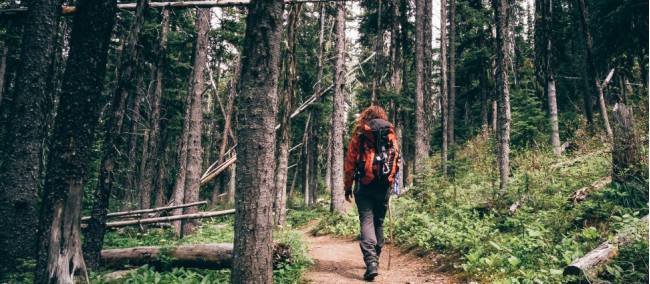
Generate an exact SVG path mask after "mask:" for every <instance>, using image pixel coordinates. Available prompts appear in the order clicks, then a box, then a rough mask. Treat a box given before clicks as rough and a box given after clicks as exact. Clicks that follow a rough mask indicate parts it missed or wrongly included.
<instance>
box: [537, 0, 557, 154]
mask: <svg viewBox="0 0 650 284" xmlns="http://www.w3.org/2000/svg"><path fill="white" fill-rule="evenodd" d="M542 2H543V4H542V5H540V6H542V9H541V14H542V15H541V16H542V21H543V26H542V30H541V31H539V32H542V33H543V35H542V36H540V37H538V38H543V39H545V40H544V42H543V43H544V44H545V52H544V64H543V65H544V67H545V68H544V69H545V70H544V71H545V73H546V93H547V96H548V111H549V115H550V120H551V145H553V153H554V154H555V155H556V156H560V155H562V145H561V142H560V127H559V125H558V113H557V95H556V89H555V73H554V72H553V61H552V58H553V40H552V39H553V35H552V24H553V0H546V1H542Z"/></svg>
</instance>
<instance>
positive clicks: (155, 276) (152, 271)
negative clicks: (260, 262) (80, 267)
mask: <svg viewBox="0 0 650 284" xmlns="http://www.w3.org/2000/svg"><path fill="white" fill-rule="evenodd" d="M315 214H317V213H316V211H314V210H305V211H290V212H289V213H288V224H289V225H290V227H300V226H302V225H304V224H306V223H307V222H308V220H311V219H313V218H314V216H315ZM233 239H234V231H233V218H232V217H221V218H214V219H212V220H210V221H205V222H203V224H202V225H201V226H200V227H198V228H197V230H196V231H195V232H194V233H193V234H191V235H189V236H186V237H184V238H182V239H178V240H177V239H175V238H174V236H173V232H172V231H171V230H170V229H153V230H148V231H146V232H141V231H140V230H138V229H133V228H129V229H125V230H120V231H117V232H116V231H112V232H108V233H107V235H106V238H105V244H104V247H105V248H122V247H135V246H148V245H157V246H168V247H172V246H175V245H181V244H200V243H225V242H233ZM273 239H274V241H275V242H277V243H282V244H285V245H287V246H288V247H289V248H290V251H291V259H290V260H289V261H285V262H282V263H278V264H277V265H276V267H275V269H274V270H273V279H274V282H275V283H300V279H301V276H302V274H303V273H304V271H306V269H307V268H309V266H310V265H311V264H312V260H311V259H310V258H309V256H308V252H307V247H306V245H305V244H304V242H303V240H302V233H300V232H298V231H296V230H292V229H285V230H278V231H275V232H274V233H273ZM110 272H112V271H100V272H96V273H93V274H92V277H91V278H92V279H91V283H98V284H104V283H128V284H140V283H142V284H145V283H201V284H203V283H229V282H230V270H229V269H220V270H212V269H194V268H172V269H171V270H166V271H165V270H159V269H156V268H154V267H150V266H142V267H140V268H137V269H136V270H134V271H132V272H130V273H128V274H127V275H126V276H125V277H122V278H120V279H117V280H107V279H106V277H105V276H106V275H107V274H108V273H110Z"/></svg>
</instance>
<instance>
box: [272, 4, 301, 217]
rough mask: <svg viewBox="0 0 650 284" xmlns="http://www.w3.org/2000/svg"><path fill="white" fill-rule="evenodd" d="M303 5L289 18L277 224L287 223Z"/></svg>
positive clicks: (290, 13) (277, 192) (276, 174)
mask: <svg viewBox="0 0 650 284" xmlns="http://www.w3.org/2000/svg"><path fill="white" fill-rule="evenodd" d="M301 7H302V6H301V5H294V6H292V7H291V10H290V11H289V16H288V19H287V53H286V57H285V67H286V75H285V81H284V90H283V92H282V100H281V103H282V109H281V110H280V130H279V131H280V132H279V139H278V143H279V144H278V146H277V152H276V153H277V165H276V169H275V171H276V173H275V216H276V220H275V224H276V225H278V226H280V227H282V226H284V225H285V215H286V212H285V211H286V194H287V172H288V169H287V166H288V163H289V143H291V123H290V120H289V115H290V113H291V108H292V101H293V97H294V84H295V81H296V55H295V52H296V32H295V31H296V26H297V25H298V19H299V18H300V10H301Z"/></svg>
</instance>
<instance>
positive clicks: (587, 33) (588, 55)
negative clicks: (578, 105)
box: [578, 0, 613, 141]
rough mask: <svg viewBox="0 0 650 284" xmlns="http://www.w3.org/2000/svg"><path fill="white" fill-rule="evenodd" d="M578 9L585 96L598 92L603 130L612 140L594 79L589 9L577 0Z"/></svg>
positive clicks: (604, 106)
mask: <svg viewBox="0 0 650 284" xmlns="http://www.w3.org/2000/svg"><path fill="white" fill-rule="evenodd" d="M578 9H579V10H580V24H581V26H582V35H583V37H584V42H585V61H586V62H585V68H586V69H587V70H586V72H585V73H586V75H587V76H586V77H587V79H588V80H589V82H590V83H589V84H588V85H589V86H588V89H587V90H586V91H587V92H589V94H588V95H587V94H585V97H587V96H591V94H593V93H594V92H596V91H597V92H598V104H599V106H600V115H601V116H602V118H603V125H604V127H605V132H606V133H607V139H608V140H609V141H612V135H613V134H612V128H611V127H610V125H609V118H608V116H607V106H606V105H605V98H604V95H603V92H602V91H601V89H600V85H599V83H598V79H596V64H595V63H594V58H593V45H594V43H593V37H592V36H591V30H590V29H589V10H588V7H587V4H586V3H585V0H578Z"/></svg>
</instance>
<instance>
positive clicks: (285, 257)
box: [101, 243, 293, 269]
mask: <svg viewBox="0 0 650 284" xmlns="http://www.w3.org/2000/svg"><path fill="white" fill-rule="evenodd" d="M232 250H233V245H232V244H231V243H219V244H195V245H180V246H176V247H159V246H143V247H133V248H120V249H106V250H102V257H101V261H102V265H103V266H104V267H106V268H114V269H122V268H123V267H124V266H140V265H145V264H147V265H150V266H156V267H161V266H172V267H192V268H209V269H223V268H231V267H232ZM292 254H293V253H292V251H291V247H289V246H288V245H286V244H282V243H275V244H273V267H274V268H278V267H279V266H278V264H281V263H290V262H291V261H292V259H293V258H292Z"/></svg>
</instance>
